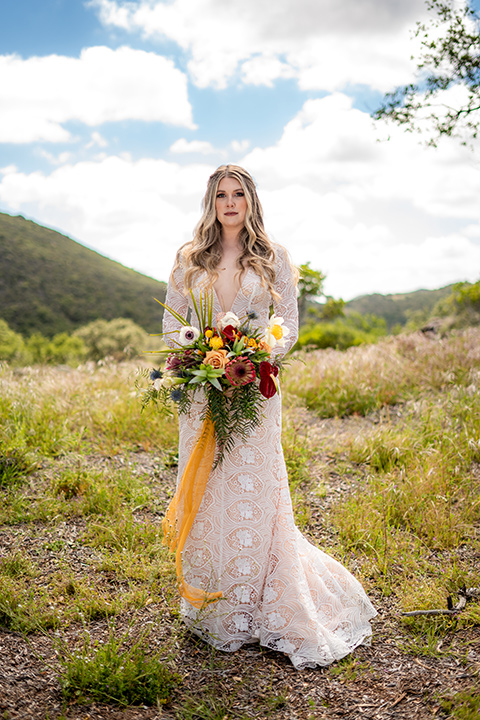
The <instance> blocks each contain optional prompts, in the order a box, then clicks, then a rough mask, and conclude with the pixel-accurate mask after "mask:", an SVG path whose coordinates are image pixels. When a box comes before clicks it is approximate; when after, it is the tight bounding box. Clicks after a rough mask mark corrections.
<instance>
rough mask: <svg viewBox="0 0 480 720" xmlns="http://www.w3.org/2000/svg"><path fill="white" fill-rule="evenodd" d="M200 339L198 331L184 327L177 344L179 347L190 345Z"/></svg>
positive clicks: (194, 328)
mask: <svg viewBox="0 0 480 720" xmlns="http://www.w3.org/2000/svg"><path fill="white" fill-rule="evenodd" d="M199 337H200V330H199V329H198V328H196V327H192V326H191V325H185V326H184V327H182V329H181V330H180V332H179V336H178V342H179V343H180V345H191V344H192V343H194V342H195V341H196V340H198V338H199Z"/></svg>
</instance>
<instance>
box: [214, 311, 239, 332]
mask: <svg viewBox="0 0 480 720" xmlns="http://www.w3.org/2000/svg"><path fill="white" fill-rule="evenodd" d="M227 325H231V326H232V327H234V328H238V326H239V325H240V319H239V318H238V317H237V315H235V313H233V312H231V311H230V310H229V311H228V312H226V313H225V315H224V316H223V317H222V318H221V319H220V320H219V321H218V326H219V328H220V330H224V329H225V328H226V327H227Z"/></svg>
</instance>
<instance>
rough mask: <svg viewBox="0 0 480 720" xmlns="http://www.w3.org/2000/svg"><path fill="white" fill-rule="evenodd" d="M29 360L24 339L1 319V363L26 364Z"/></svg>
mask: <svg viewBox="0 0 480 720" xmlns="http://www.w3.org/2000/svg"><path fill="white" fill-rule="evenodd" d="M26 359H27V353H26V349H25V341H24V339H23V337H22V336H21V335H20V334H19V333H16V332H15V331H14V330H12V329H11V328H10V326H9V325H8V323H7V322H5V320H2V319H0V361H1V360H8V361H9V362H24V361H25V360H26Z"/></svg>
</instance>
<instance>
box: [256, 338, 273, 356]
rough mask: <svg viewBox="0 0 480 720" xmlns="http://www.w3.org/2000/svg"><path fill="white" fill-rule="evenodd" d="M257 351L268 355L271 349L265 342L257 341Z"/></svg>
mask: <svg viewBox="0 0 480 720" xmlns="http://www.w3.org/2000/svg"><path fill="white" fill-rule="evenodd" d="M258 349H259V350H265V352H268V353H271V352H272V348H271V347H270V345H269V344H268V343H267V342H265V340H259V342H258Z"/></svg>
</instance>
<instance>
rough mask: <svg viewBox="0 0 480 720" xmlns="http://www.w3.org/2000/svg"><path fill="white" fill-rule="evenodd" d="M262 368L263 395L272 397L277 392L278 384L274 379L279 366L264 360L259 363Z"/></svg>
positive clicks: (260, 368)
mask: <svg viewBox="0 0 480 720" xmlns="http://www.w3.org/2000/svg"><path fill="white" fill-rule="evenodd" d="M259 370H260V392H261V393H262V395H263V397H266V398H271V397H273V396H274V395H275V393H276V392H277V386H276V385H275V382H274V381H273V378H274V377H277V375H278V367H277V366H276V365H272V364H271V363H269V362H267V360H264V361H263V362H261V363H260V365H259ZM272 376H273V377H272Z"/></svg>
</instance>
